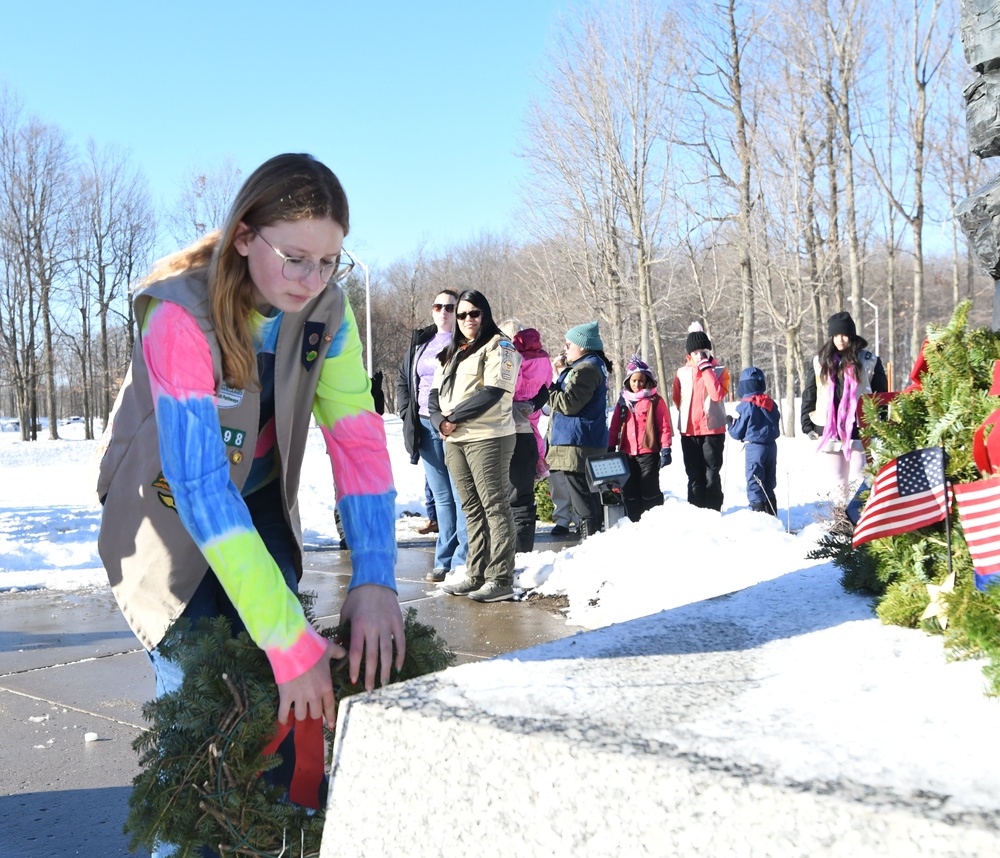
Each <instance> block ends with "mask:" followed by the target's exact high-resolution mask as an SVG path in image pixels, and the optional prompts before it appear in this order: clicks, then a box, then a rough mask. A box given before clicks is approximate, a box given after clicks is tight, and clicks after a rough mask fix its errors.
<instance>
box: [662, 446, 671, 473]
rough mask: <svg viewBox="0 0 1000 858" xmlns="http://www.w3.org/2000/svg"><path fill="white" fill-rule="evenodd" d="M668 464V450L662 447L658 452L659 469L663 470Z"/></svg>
mask: <svg viewBox="0 0 1000 858" xmlns="http://www.w3.org/2000/svg"><path fill="white" fill-rule="evenodd" d="M669 464H670V448H669V447H664V448H663V449H662V450H660V467H661V468H665V467H667V465H669Z"/></svg>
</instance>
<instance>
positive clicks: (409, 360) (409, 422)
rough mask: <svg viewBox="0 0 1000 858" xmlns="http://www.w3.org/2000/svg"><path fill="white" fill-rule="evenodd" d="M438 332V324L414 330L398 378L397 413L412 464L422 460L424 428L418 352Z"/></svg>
mask: <svg viewBox="0 0 1000 858" xmlns="http://www.w3.org/2000/svg"><path fill="white" fill-rule="evenodd" d="M436 333H437V326H436V325H428V326H427V327H426V328H418V329H417V330H415V331H414V332H413V336H412V338H411V339H410V348H409V349H407V351H406V356H405V357H404V358H403V363H402V365H401V366H400V367H399V375H398V376H397V378H396V408H397V412H396V413H397V414H398V415H399V416H400V417H401V418H402V420H403V443H404V444H405V445H406V452H407V453H409V454H410V464H413V465H415V464H417V462H419V461H420V432H421V431H422V428H423V427H422V426H421V425H420V411H419V408H418V406H417V354H418V352H419V351H420V348H421V346H423V345H424V344H425V343H427V342H429V341H430V340H432V339H434V335H435V334H436Z"/></svg>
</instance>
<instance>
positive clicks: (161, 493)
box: [152, 471, 177, 512]
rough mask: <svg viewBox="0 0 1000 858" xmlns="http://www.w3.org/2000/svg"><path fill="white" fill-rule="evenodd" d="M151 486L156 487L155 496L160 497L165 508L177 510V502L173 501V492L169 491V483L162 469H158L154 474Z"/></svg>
mask: <svg viewBox="0 0 1000 858" xmlns="http://www.w3.org/2000/svg"><path fill="white" fill-rule="evenodd" d="M152 486H153V488H154V489H157V492H156V496H157V497H158V498H159V499H160V503H162V504H163V505H164V506H165V507H166V508H167V509H172V510H173V511H174V512H177V504H176V503H175V502H174V496H173V493H172V492H171V491H170V484H169V483H168V482H167V480H166V478H165V477H164V476H163V471H160V473H158V474H157V475H156V479H155V480H153V483H152Z"/></svg>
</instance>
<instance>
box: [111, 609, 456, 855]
mask: <svg viewBox="0 0 1000 858" xmlns="http://www.w3.org/2000/svg"><path fill="white" fill-rule="evenodd" d="M300 599H301V601H302V602H303V607H304V609H305V611H306V615H307V617H308V618H309V619H310V621H312V619H313V617H312V598H311V597H310V596H301V597H300ZM349 631H350V630H349V627H348V626H346V625H345V626H341V627H338V628H336V629H331V628H324V629H321V630H320V633H321V634H322V635H323V636H324V637H327V638H332V639H334V640H336V641H337V642H341V641H346V640H349ZM404 632H405V636H406V657H405V660H404V663H403V668H402V670H400V671H399V672H398V674H395V672H394V676H393V678H392V679H391V682H398V681H402V680H405V679H412V678H413V677H416V676H422V675H424V674H427V673H432V672H434V671H437V670H442V669H444V668H445V667H448V666H449V665H451V664H452V663H453V662H454V655H453V654H452V653H451V652H449V651H448V650H447V648H446V644H445V643H444V641H443V640H441V638H440V637H439V636H438V634H437V632H436V631H435V630H434V629H433V628H431V627H430V626H427V625H424V624H422V623H419V622H417V620H416V611H414V610H413V609H412V608H411V609H410V610H408V611H407V613H406V616H405V618H404ZM158 649H159V650H160V651H161V652H162V653H163V654H164V655H165V656H166V657H168V658H169V659H170V660H171V661H173V662H175V663H177V664H178V665H179V666H181V667H182V668H183V670H184V682H183V684H182V685H181V687H180V689H179V690H178V691H176V692H173V693H170V694H166V695H164V696H162V697H160V698H158V699H157V700H154V701H152V702H150V703H147V704H146V705H145V706H144V707H143V715H144V717H145V718H146V719H147V720H148V721H149V723H150V725H151V726H150V727H149V729H147V730H146V731H145V732H143V733H142V734H141V735H140V736H139V737H138V738H137V739H136V740H135V741H134V742H133V743H132V746H133V748H134V749H135V750H136V751H137V752H138V753H139V755H140V760H139V762H140V765H141V767H142V772H141V773H140V774H139V775H138V776H136V778H135V779H134V780H133V790H132V794H131V796H130V798H129V807H130V810H129V816H128V819H127V820H126V823H125V833H126V834H129V835H130V837H131V840H130V844H129V848H130V849H131V850H133V851H135V850H137V849H139V848H146V849H152V848H153V847H154V845H155V843H156V842H161V843H171V844H175V845H177V847H178V851H177V852H176V855H177V858H188V856H192V858H193V856H200V854H201V852H200V849H201V847H202V845H207V846H210V847H211V848H213V849H215V850H217V851H218V852H219V853H220V854H222V855H242V856H261V858H277V856H279V855H282V854H284V855H286V856H287V855H289V854H294V855H296V856H299V855H301V856H317V855H318V854H319V848H320V841H321V838H322V834H323V823H324V818H325V813H324V808H325V804H326V802H325V796H321V797H320V802H319V807H320V809H319V810H311V809H309V808H307V807H302V806H300V805H297V804H293V803H292V802H290V801H289V800H288V794H287V791H286V789H285V787H284V786H277V785H275V784H272V783H270V782H269V777H268V773H270V772H273V771H274V770H275V769H276V768H277V767H278V766H280V765H281V763H282V758H281V755H280V754H278V753H274V754H265V753H264V752H265V750H266V749H267V748H268V744H269V743H270V742H271V740H272V738H273V737H274V735H275V729H276V726H277V711H278V688H277V685H276V684H275V682H274V675H273V673H272V671H271V667H270V664H269V662H268V660H267V657H266V656H265V655H264V653H263V651H262V650H261V649H259V648H258V647H257V646H256V644H254V642H253V641H252V640H251V639H250V637H249V636H248V635H247V634H246V633H245V632H243V633H241V634H239V635H238V636H235V637H234V636H233V635H232V633H231V629H230V625H229V622H228V621H227V620H226V619H224V618H221V617H220V618H216V619H211V620H202V621H200V622H199V623H197V624H195V625H194V626H193V627H192V626H191V625H190V624H189V623H186V622H184V621H181V622H178V623H176V624H175V625H174V626H173V627H172V628H171V629H170V631H169V632H168V634H167V636H166V637H165V638H164V639H163V641H162V642H161V644H160V646H159V648H158ZM331 672H332V676H333V685H334V692H335V694H336V696H337V700H338V701H339V700H342V699H343V698H344V697H348V696H350V695H352V694H356V693H358V692H360V691H363V690H364V687H363V684H362V683H357V684H352V683H351V682H350V680H349V677H348V667H347V660H346V658H345V659H343V660H341V661H339V662H337V663H334V664H332V665H331ZM324 732H325V733H326V738H327V748H328V749H329V748H330V747H331V746H332V738H333V736H332V733H331V731H328V730H327V731H324Z"/></svg>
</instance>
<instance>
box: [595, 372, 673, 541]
mask: <svg viewBox="0 0 1000 858" xmlns="http://www.w3.org/2000/svg"><path fill="white" fill-rule="evenodd" d="M608 438H609V446H608V450H609V451H610V452H614V451H616V450H620V451H621V452H622V453H624V454H625V455H626V456H628V468H629V478H628V482H626V483H625V488H624V489H623V491H622V497H623V500H624V501H625V511H626V512H627V513H628V517H629V518H630V519H631V520H632V521H638V520H639V517H640V516H641V515H642V514H643V513H644V512H646V510H649V509H652V508H653V507H654V506H661V505H662V504H663V492H662V491H661V490H660V468H665V467H666V466H667V465H669V464H670V458H671V454H670V442H671V441H672V440H673V427H672V426H671V425H670V411H669V409H668V408H667V403H666V402H664V401H663V399H662V398H661V397H660V395H659V394H658V393H657V392H656V376H654V375H653V371H652V370H651V369H650V368H649V366H648V365H647V364H646V363H645V362H644V361H643V360H642V359H641V358H640V357H639V356H638V355H632V357H631V358H630V359H629V362H628V366H627V367H626V369H625V386H624V387H623V388H622V392H621V396H619V397H618V404H617V405H616V406H615V409H614V412H613V413H612V415H611V426H610V428H609V430H608Z"/></svg>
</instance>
